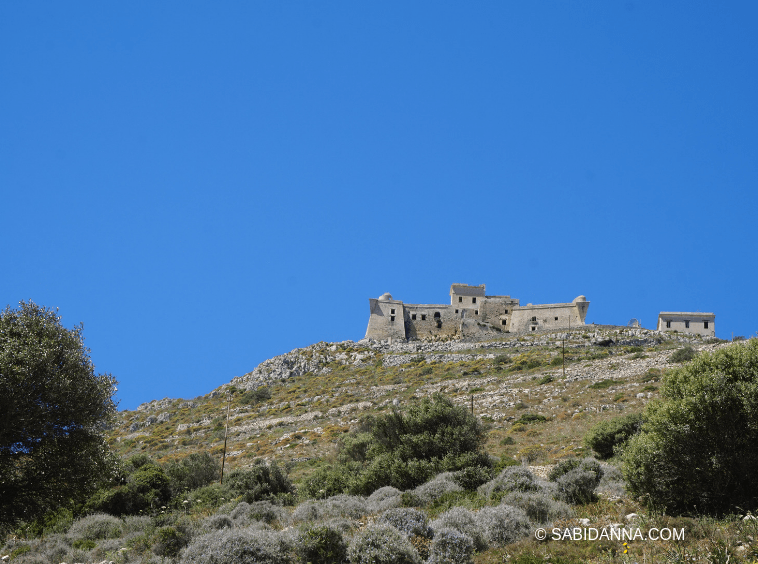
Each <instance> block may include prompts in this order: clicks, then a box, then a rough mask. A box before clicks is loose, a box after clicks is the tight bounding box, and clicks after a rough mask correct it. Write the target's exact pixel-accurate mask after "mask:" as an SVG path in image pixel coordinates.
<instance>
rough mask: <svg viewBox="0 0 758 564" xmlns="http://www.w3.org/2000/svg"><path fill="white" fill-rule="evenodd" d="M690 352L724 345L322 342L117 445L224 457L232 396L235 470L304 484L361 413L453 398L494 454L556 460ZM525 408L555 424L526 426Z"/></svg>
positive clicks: (129, 425)
mask: <svg viewBox="0 0 758 564" xmlns="http://www.w3.org/2000/svg"><path fill="white" fill-rule="evenodd" d="M564 342H565V375H564V358H563V351H564ZM686 345H691V346H692V347H694V348H695V349H696V350H711V349H713V348H716V347H719V346H723V343H721V342H719V341H716V340H710V341H706V340H704V339H701V338H699V337H696V336H690V335H687V336H685V335H680V334H661V333H657V332H655V331H648V330H645V329H631V328H627V327H612V326H587V327H582V328H579V329H576V330H573V331H572V332H570V333H567V332H553V333H539V334H531V335H520V336H519V335H513V336H511V335H508V334H504V335H501V336H499V337H497V338H495V339H490V340H482V341H460V340H458V341H430V342H410V343H394V344H387V343H378V342H372V341H359V342H352V341H344V342H341V343H323V342H322V343H317V344H315V345H311V346H309V347H305V348H302V349H296V350H293V351H291V352H289V353H287V354H284V355H281V356H277V357H275V358H272V359H270V360H267V361H265V362H262V363H261V364H260V365H259V366H257V367H256V368H255V369H254V370H253V371H252V372H250V373H248V374H245V375H244V376H241V377H238V378H234V379H233V380H232V381H231V382H230V383H229V384H225V385H223V386H221V387H220V388H217V389H216V390H214V391H212V392H210V393H209V394H207V395H205V396H201V397H198V398H195V399H192V400H184V399H168V398H165V399H162V400H156V401H152V402H149V403H145V404H142V405H140V406H139V408H138V409H137V410H136V411H123V412H120V413H119V416H118V422H117V424H116V426H115V427H114V428H113V429H111V431H110V442H111V445H112V446H113V447H114V449H115V450H116V451H117V452H119V453H120V454H122V455H130V454H134V453H137V452H146V453H148V454H150V455H151V456H153V457H155V458H157V459H158V460H161V461H167V460H170V459H175V458H178V457H182V456H185V455H186V454H189V453H190V452H197V451H210V452H211V453H212V454H216V455H219V456H220V455H221V453H222V450H223V441H224V427H225V420H226V408H227V398H228V397H231V403H230V404H229V405H230V424H229V425H230V426H229V439H228V447H227V464H228V465H230V466H231V467H239V466H248V465H250V464H252V462H253V460H254V459H256V458H263V459H271V458H276V459H277V460H280V461H289V462H291V463H292V465H291V466H292V468H293V476H294V477H295V478H296V477H297V475H298V474H300V473H302V472H307V468H308V467H309V466H310V465H312V464H313V463H314V462H316V461H318V460H319V459H323V458H325V457H329V456H331V455H332V454H333V453H334V450H335V443H336V442H337V441H338V439H339V437H340V436H341V435H342V434H343V433H345V432H347V431H348V430H349V429H350V427H351V426H353V425H355V424H356V423H358V421H359V418H360V417H361V416H363V415H368V414H372V413H377V412H380V411H382V410H386V409H389V408H390V406H391V405H392V406H399V407H400V408H401V409H402V406H403V405H405V404H407V403H408V402H412V401H414V400H415V399H416V398H420V397H424V396H427V395H430V394H432V393H435V392H442V393H444V394H445V395H448V396H450V397H452V398H453V399H454V401H456V402H459V403H462V404H465V405H467V406H472V408H473V409H474V411H475V413H476V414H477V415H479V416H480V417H482V419H483V420H485V421H487V422H488V423H489V426H490V432H489V437H490V439H489V441H488V445H487V446H488V450H489V451H490V453H491V454H493V455H495V456H498V457H499V456H501V455H502V454H506V455H509V456H513V457H516V458H522V459H523V458H526V459H528V460H529V461H530V462H531V463H534V464H540V463H550V462H554V461H555V460H556V459H558V458H561V457H564V456H567V455H569V454H579V453H581V451H582V448H583V447H582V444H581V437H582V436H583V434H584V432H586V429H587V428H589V426H591V425H592V424H593V423H594V422H595V421H597V420H599V419H602V418H605V417H610V416H612V415H613V414H617V413H618V412H621V411H639V410H641V409H642V408H643V406H644V405H645V403H646V402H648V401H650V399H652V398H654V397H656V395H657V390H658V384H657V382H658V380H659V379H660V377H661V375H662V374H663V373H664V372H665V371H666V370H668V369H669V368H671V367H672V366H676V363H673V362H672V361H671V355H672V353H673V351H675V350H676V349H679V348H681V347H683V346H686ZM230 393H231V396H230ZM525 413H528V414H533V415H542V416H543V417H545V418H546V421H545V422H544V423H539V424H523V423H516V424H514V423H515V422H517V421H518V420H520V419H521V420H522V421H523V418H522V417H521V416H522V415H524V414H525ZM507 437H510V438H507Z"/></svg>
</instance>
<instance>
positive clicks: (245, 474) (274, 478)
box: [225, 462, 295, 503]
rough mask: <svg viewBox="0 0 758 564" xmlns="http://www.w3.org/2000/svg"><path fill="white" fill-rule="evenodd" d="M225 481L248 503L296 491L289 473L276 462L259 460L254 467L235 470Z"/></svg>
mask: <svg viewBox="0 0 758 564" xmlns="http://www.w3.org/2000/svg"><path fill="white" fill-rule="evenodd" d="M225 483H226V484H227V485H228V486H229V488H230V489H231V490H232V491H233V492H235V493H236V494H237V495H240V496H242V499H243V500H244V501H246V502H248V503H252V502H254V501H261V500H266V499H273V498H275V497H277V496H281V495H282V494H292V493H294V491H295V489H294V487H293V486H292V482H290V480H289V478H288V477H287V474H286V473H285V472H284V471H283V470H282V469H281V468H280V467H279V466H278V465H277V464H276V462H271V464H265V463H263V462H258V463H256V464H255V466H253V467H252V468H247V469H240V470H234V471H232V473H231V474H230V475H229V478H227V481H226V482H225Z"/></svg>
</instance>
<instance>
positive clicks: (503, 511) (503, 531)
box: [476, 505, 531, 546]
mask: <svg viewBox="0 0 758 564" xmlns="http://www.w3.org/2000/svg"><path fill="white" fill-rule="evenodd" d="M476 523H477V525H478V526H479V528H480V529H481V531H482V534H483V535H484V538H485V540H486V541H487V543H488V544H490V545H492V546H505V545H506V544H510V543H512V542H516V541H517V540H519V539H521V538H523V537H525V536H528V535H529V534H530V532H531V523H530V522H529V518H528V517H527V516H526V513H524V510H523V509H519V508H518V507H511V506H510V505H498V506H496V507H484V508H482V509H480V510H479V511H478V512H477V513H476Z"/></svg>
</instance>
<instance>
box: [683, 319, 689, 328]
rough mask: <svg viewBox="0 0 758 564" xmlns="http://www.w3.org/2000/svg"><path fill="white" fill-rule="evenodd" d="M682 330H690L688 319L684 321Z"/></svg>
mask: <svg viewBox="0 0 758 564" xmlns="http://www.w3.org/2000/svg"><path fill="white" fill-rule="evenodd" d="M684 328H685V329H689V328H690V322H689V320H688V319H686V320H685V321H684Z"/></svg>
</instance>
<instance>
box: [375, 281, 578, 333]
mask: <svg viewBox="0 0 758 564" xmlns="http://www.w3.org/2000/svg"><path fill="white" fill-rule="evenodd" d="M589 305H590V302H588V301H587V298H585V297H584V296H579V297H577V298H576V299H574V301H572V302H570V303H562V304H539V305H533V304H527V305H525V306H521V305H519V301H518V299H515V298H511V297H510V296H487V295H486V294H485V291H484V284H482V285H480V286H469V285H468V284H453V285H452V286H450V305H447V304H404V303H403V302H401V301H400V300H396V299H394V298H393V297H392V296H391V295H390V294H389V293H387V294H382V296H380V297H379V298H377V299H369V308H370V311H371V313H370V316H369V321H368V329H367V330H366V338H367V339H375V340H379V341H381V340H385V339H392V340H395V339H397V340H406V339H426V338H429V337H435V336H447V337H454V336H466V335H472V334H476V333H479V332H481V331H482V330H483V329H485V330H486V329H496V330H500V331H505V332H513V333H517V332H529V331H541V330H548V329H561V328H564V327H569V325H570V326H571V327H576V326H578V325H584V319H585V317H586V316H587V308H588V307H589Z"/></svg>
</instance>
